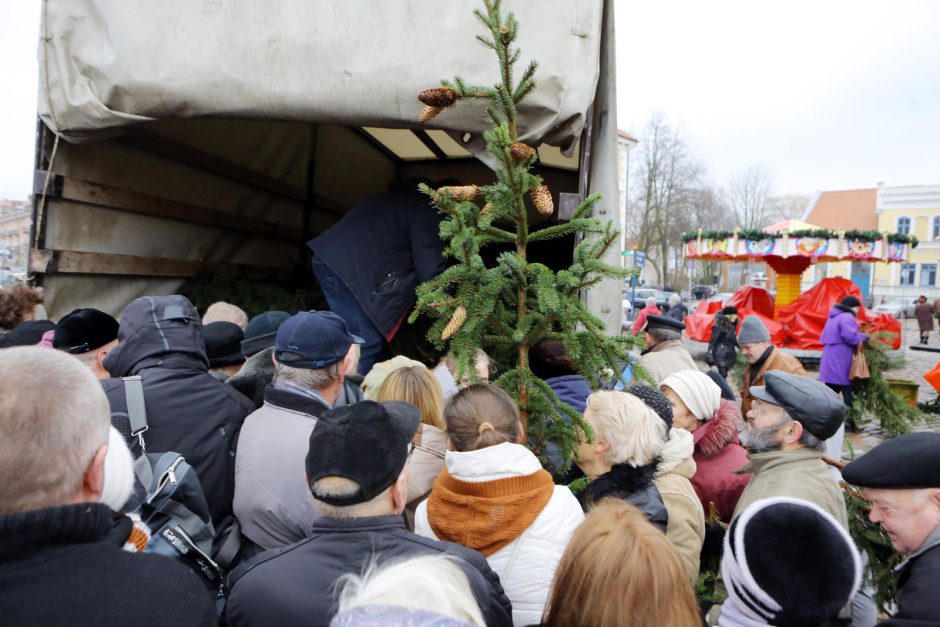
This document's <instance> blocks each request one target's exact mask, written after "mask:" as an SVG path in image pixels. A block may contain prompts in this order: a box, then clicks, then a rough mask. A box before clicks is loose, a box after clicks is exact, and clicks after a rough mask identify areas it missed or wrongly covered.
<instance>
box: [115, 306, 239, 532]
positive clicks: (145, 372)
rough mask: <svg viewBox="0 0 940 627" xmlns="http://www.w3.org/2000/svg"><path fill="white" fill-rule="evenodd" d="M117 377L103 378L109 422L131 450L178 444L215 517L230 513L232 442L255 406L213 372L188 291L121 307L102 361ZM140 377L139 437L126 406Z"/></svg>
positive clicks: (156, 449) (217, 519) (156, 450)
mask: <svg viewBox="0 0 940 627" xmlns="http://www.w3.org/2000/svg"><path fill="white" fill-rule="evenodd" d="M104 366H105V368H106V369H107V370H108V372H110V373H111V376H112V377H114V378H113V379H106V380H104V381H102V382H101V384H102V386H103V387H104V390H105V393H106V394H107V395H108V401H109V402H110V403H111V422H112V424H113V425H114V426H115V428H117V430H118V431H120V432H121V434H122V435H124V437H125V439H126V440H127V443H128V446H130V447H131V452H132V453H133V454H134V455H135V456H137V455H140V454H141V452H142V451H141V440H142V441H143V443H144V445H145V447H146V450H147V452H148V453H162V452H166V451H174V452H177V453H180V454H181V455H183V457H185V458H186V461H187V462H189V464H190V465H191V466H192V467H193V468H195V469H196V473H197V474H198V475H199V481H200V483H202V489H203V492H204V493H205V495H206V501H207V502H208V504H209V511H210V512H211V514H212V522H213V523H215V524H218V523H219V522H221V521H222V519H223V518H225V517H226V516H227V515H229V514H231V513H232V493H233V491H234V488H235V479H234V466H235V464H234V462H235V456H234V454H233V444H234V442H235V438H236V437H237V435H238V429H239V428H240V427H241V423H242V421H243V420H244V419H245V416H247V415H248V414H249V413H250V412H251V411H252V410H253V409H254V407H253V406H252V404H251V402H250V401H249V400H248V399H247V398H245V397H244V396H242V395H241V394H240V393H239V392H237V391H236V390H235V389H234V388H232V387H230V386H227V385H225V384H224V383H222V382H221V381H219V380H218V379H216V378H215V377H213V376H212V375H211V374H209V361H208V359H207V358H206V348H205V343H204V341H203V337H202V324H201V323H200V322H199V314H198V313H197V311H196V309H195V307H193V305H192V303H190V302H189V301H188V300H186V298H184V297H183V296H145V297H143V298H138V299H137V300H135V301H134V302H132V303H131V304H130V305H128V306H127V308H126V309H125V310H124V313H123V314H122V315H121V327H120V330H119V331H118V345H117V347H116V348H114V349H113V350H112V351H111V353H110V354H109V355H108V357H107V358H106V359H105V362H104ZM130 376H139V377H141V380H142V385H143V394H144V401H145V405H146V414H147V423H148V429H147V430H146V431H145V432H143V433H142V434H140V436H141V437H135V436H132V434H131V426H130V421H129V418H128V413H127V398H126V396H125V382H124V381H122V380H121V377H130Z"/></svg>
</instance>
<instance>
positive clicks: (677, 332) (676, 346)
mask: <svg viewBox="0 0 940 627" xmlns="http://www.w3.org/2000/svg"><path fill="white" fill-rule="evenodd" d="M684 329H685V324H684V323H682V322H681V321H679V320H674V319H673V318H669V317H667V316H647V318H646V328H645V329H644V331H645V333H644V335H645V339H646V349H644V350H643V352H642V354H641V356H640V366H642V367H643V368H645V369H646V371H647V372H648V373H650V376H651V377H653V380H654V381H656V384H657V385H659V383H660V382H662V380H663V379H665V378H666V377H667V376H669V375H670V374H672V373H673V372H678V371H680V370H698V369H699V367H698V366H696V365H695V362H694V361H693V360H692V356H691V355H690V354H689V351H687V350H685V347H684V346H682V331H683V330H684Z"/></svg>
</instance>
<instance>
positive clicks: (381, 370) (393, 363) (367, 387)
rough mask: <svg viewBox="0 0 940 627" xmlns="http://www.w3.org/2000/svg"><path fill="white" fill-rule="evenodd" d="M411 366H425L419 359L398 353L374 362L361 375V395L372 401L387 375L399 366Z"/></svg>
mask: <svg viewBox="0 0 940 627" xmlns="http://www.w3.org/2000/svg"><path fill="white" fill-rule="evenodd" d="M411 366H421V367H422V368H424V367H425V365H424V364H422V363H421V362H420V361H415V360H414V359H409V358H408V357H405V356H404V355H398V356H396V357H392V358H391V359H389V360H387V361H380V362H379V363H377V364H375V365H374V366H372V370H370V371H369V374H367V375H366V376H365V377H363V379H362V384H361V385H360V386H359V387H361V388H362V397H363V398H364V399H365V400H367V401H374V400H375V399H376V397H378V395H379V388H380V387H382V384H383V383H385V379H386V378H388V375H390V374H392V373H393V372H395V371H396V370H398V369H399V368H408V367H411Z"/></svg>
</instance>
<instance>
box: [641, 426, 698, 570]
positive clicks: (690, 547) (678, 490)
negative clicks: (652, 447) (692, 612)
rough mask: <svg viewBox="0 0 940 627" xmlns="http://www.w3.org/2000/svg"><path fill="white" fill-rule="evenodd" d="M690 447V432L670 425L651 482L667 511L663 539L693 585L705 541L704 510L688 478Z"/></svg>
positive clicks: (691, 471)
mask: <svg viewBox="0 0 940 627" xmlns="http://www.w3.org/2000/svg"><path fill="white" fill-rule="evenodd" d="M693 450H694V444H693V440H692V434H691V433H689V432H688V431H685V430H683V429H672V430H671V431H670V432H669V441H668V442H667V443H666V446H665V447H664V448H663V452H662V454H661V461H660V463H659V466H658V468H657V474H656V478H655V479H653V483H654V484H655V485H656V489H657V490H659V494H660V495H661V496H662V497H663V504H664V505H665V506H666V513H667V514H668V515H669V522H668V523H667V525H666V539H667V540H669V543H670V544H672V546H673V548H674V549H675V550H676V554H678V556H679V561H681V562H682V567H683V568H684V569H685V572H686V575H688V577H689V581H690V582H691V583H692V586H693V587H694V586H695V582H696V580H698V569H699V556H700V554H701V552H702V543H703V542H704V541H705V513H704V511H703V510H702V502H701V501H700V500H699V498H698V495H696V494H695V488H693V487H692V483H691V482H690V481H689V479H690V478H691V477H692V475H694V474H695V461H694V460H693V459H692V451H693Z"/></svg>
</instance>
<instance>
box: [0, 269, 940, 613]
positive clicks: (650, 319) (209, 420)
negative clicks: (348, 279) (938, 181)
mask: <svg viewBox="0 0 940 627" xmlns="http://www.w3.org/2000/svg"><path fill="white" fill-rule="evenodd" d="M321 270H322V269H321ZM2 298H7V295H4V296H2ZM16 298H17V299H18V300H17V301H16V303H17V306H16V307H13V306H11V305H10V303H12V302H13V300H12V299H9V300H5V301H3V303H2V307H0V314H2V320H0V323H2V324H3V326H4V333H3V335H2V336H0V345H2V346H3V349H2V350H0V388H2V390H3V392H2V397H0V436H2V437H0V476H3V477H4V479H5V481H3V482H2V486H3V487H2V488H0V617H2V619H0V622H2V623H3V624H5V625H46V624H64V623H69V624H126V625H215V624H219V623H220V622H221V623H223V624H227V625H232V626H241V625H280V626H284V625H295V624H297V625H299V624H304V625H343V626H367V625H403V626H404V625H409V626H411V625H413V626H420V625H426V626H431V625H435V626H436V625H441V626H443V625H453V626H458V625H459V626H464V625H494V626H499V625H552V626H556V625H557V626H561V625H566V626H568V625H575V626H577V625H583V626H595V625H597V626H608V625H610V626H614V625H637V626H647V625H648V626H654V625H655V626H663V625H675V626H679V627H685V626H688V627H692V626H695V625H702V624H704V623H705V622H706V621H708V622H711V623H712V624H719V625H725V626H729V627H738V626H750V625H793V626H809V625H820V626H822V625H839V624H845V625H849V624H851V625H858V626H862V625H874V624H875V623H876V621H877V620H878V618H877V616H876V612H875V609H874V605H873V603H872V601H871V589H870V586H867V585H865V584H863V576H862V575H863V571H864V568H865V564H866V563H867V561H868V560H869V559H870V558H869V556H867V555H865V554H864V553H860V552H859V550H858V549H857V547H856V546H855V543H854V542H853V540H852V538H851V537H850V535H849V522H848V512H847V510H846V505H845V501H844V499H843V495H842V490H841V488H840V485H839V481H840V479H842V478H844V480H845V481H847V482H849V483H851V484H854V485H856V486H859V487H860V488H862V489H863V490H864V492H865V494H866V496H867V498H869V499H870V501H871V514H870V517H871V520H872V521H874V522H877V523H880V524H881V525H882V527H883V528H884V530H885V531H886V533H887V534H888V537H889V538H890V539H891V542H892V544H893V545H894V547H895V549H896V550H897V551H898V552H899V553H900V554H901V555H902V556H904V558H905V561H904V562H903V563H902V564H901V565H900V566H899V567H898V571H899V578H898V585H899V595H898V606H897V608H896V611H895V612H894V615H893V616H892V617H889V618H886V619H884V622H883V624H884V625H940V603H938V602H937V600H936V598H935V597H936V595H935V594H934V591H935V590H936V589H938V587H940V470H938V469H940V434H936V433H915V434H909V435H905V436H901V437H898V438H895V439H893V440H890V441H887V442H885V443H883V444H881V445H879V446H877V447H875V448H874V449H873V450H872V451H870V452H869V453H866V454H865V455H863V456H861V457H860V458H858V459H857V460H855V461H852V462H851V463H849V464H848V465H847V466H846V467H845V468H844V470H843V472H842V475H841V477H840V476H839V473H838V471H837V470H834V469H833V467H831V466H830V465H829V464H827V463H826V462H825V461H824V459H823V456H824V452H825V451H826V450H827V448H826V447H827V444H828V445H830V446H831V443H832V441H833V439H834V438H837V437H838V434H839V432H840V430H841V429H842V427H843V423H844V420H845V413H846V403H849V402H851V393H850V390H847V389H846V388H845V387H843V386H844V384H843V383H842V382H841V381H842V379H840V378H838V376H837V375H838V374H839V373H841V370H840V369H839V368H841V366H840V365H839V364H840V363H841V362H840V361H839V359H841V358H840V357H839V356H838V354H834V355H835V358H833V359H831V360H829V361H827V362H826V363H825V365H826V367H827V368H826V374H823V373H821V377H820V378H821V380H817V379H815V378H811V377H809V376H807V374H806V372H805V371H804V370H803V368H802V366H800V364H799V362H798V361H796V360H795V359H793V358H792V357H791V356H789V355H787V354H786V353H783V352H782V351H780V349H778V348H776V347H774V346H773V344H772V343H771V341H770V335H769V333H768V331H767V329H766V327H764V325H763V324H762V323H761V322H760V320H759V319H758V318H757V317H753V316H749V317H745V318H744V319H743V320H741V321H738V320H737V319H736V316H737V312H736V311H730V310H725V311H724V312H723V313H722V317H723V318H725V320H724V321H723V322H722V326H721V327H720V328H719V331H720V332H721V333H723V334H724V336H722V339H721V340H720V341H718V342H716V343H715V346H714V347H713V348H714V350H713V356H714V361H715V362H716V363H719V362H720V363H721V364H726V363H727V353H728V351H727V349H726V348H724V349H722V348H720V347H721V346H725V347H727V346H731V345H732V343H733V349H734V350H737V349H740V351H741V353H742V354H743V355H744V356H745V357H746V360H747V363H748V365H747V367H746V368H745V373H744V381H745V385H744V387H743V388H742V390H741V400H740V401H739V400H738V399H737V397H736V395H735V393H734V391H733V389H732V387H731V386H730V385H729V384H728V382H727V381H726V377H725V375H726V374H727V367H724V368H722V369H721V370H723V371H719V370H716V369H712V370H709V371H707V372H703V371H702V370H701V369H700V368H699V367H698V366H697V365H696V364H695V362H694V361H693V360H692V358H691V356H690V355H689V354H688V352H687V351H686V350H685V348H684V347H683V343H682V340H681V338H682V330H683V327H684V325H683V322H682V321H681V320H680V319H677V318H676V317H668V316H661V315H657V314H655V313H649V312H648V313H647V315H646V319H645V322H644V325H643V327H642V328H641V329H638V332H640V333H643V334H645V339H646V340H647V349H646V350H645V351H644V352H643V354H642V355H641V356H640V358H639V359H638V361H637V363H636V364H635V365H636V368H635V369H634V381H633V382H632V385H629V386H627V387H624V388H623V389H620V390H608V389H592V386H591V384H589V382H588V381H587V380H585V379H584V378H582V377H581V376H580V375H579V374H578V373H577V372H576V370H575V369H574V368H573V366H572V364H571V362H570V360H568V358H567V356H566V354H565V351H564V346H563V345H562V343H560V342H553V341H548V342H543V343H540V344H538V345H536V346H533V347H532V349H531V352H530V360H531V364H532V369H533V372H535V373H536V375H537V376H539V377H541V378H543V379H544V380H545V381H546V383H547V384H548V385H549V387H551V388H552V389H553V390H554V391H555V392H556V394H557V396H558V398H559V400H560V402H565V403H568V404H569V405H570V406H571V407H572V408H574V409H575V410H576V411H577V412H579V413H580V414H581V415H582V416H583V418H584V420H585V422H586V423H587V425H589V427H590V432H588V433H584V434H583V441H582V442H581V444H580V446H579V447H578V449H577V453H576V455H575V458H574V460H572V461H573V463H572V464H567V463H566V460H564V459H561V458H560V456H559V451H558V447H557V446H556V447H555V448H552V443H551V442H549V443H548V444H547V445H546V447H545V449H544V450H537V451H533V450H531V449H530V444H531V443H529V442H528V441H527V439H526V426H525V424H524V422H523V421H522V420H521V419H520V412H519V409H518V407H517V406H516V404H515V402H514V401H513V399H512V398H511V397H510V396H508V395H507V394H506V393H505V392H504V391H503V390H502V389H500V388H499V387H498V386H497V385H495V384H492V383H489V382H488V381H487V379H488V378H489V373H490V369H491V364H490V363H489V358H488V357H487V355H486V354H485V353H482V352H481V353H480V354H479V358H478V360H477V364H476V365H477V368H476V372H475V373H474V375H475V376H472V377H467V376H463V373H460V372H458V371H457V367H456V364H455V362H454V360H453V358H452V357H450V358H448V357H445V358H444V359H442V360H441V362H440V363H438V364H436V365H434V367H428V366H427V365H426V364H424V363H422V362H419V361H415V360H411V359H409V358H407V357H405V356H395V357H393V358H392V359H388V360H385V361H381V360H380V359H381V358H380V357H379V356H378V353H377V352H376V353H372V352H371V351H373V349H375V346H370V348H369V350H370V359H374V360H375V363H374V365H370V366H369V367H367V368H363V367H362V362H361V361H360V351H361V347H362V346H364V345H370V343H371V344H376V343H377V342H375V341H373V340H370V339H369V338H364V337H361V336H359V335H358V334H356V333H355V332H354V331H353V330H351V328H350V325H347V323H346V321H345V320H344V318H343V317H341V316H340V315H337V313H334V312H330V311H306V312H300V313H296V314H294V315H290V314H288V313H286V312H277V311H270V312H265V313H262V314H260V315H258V316H255V317H253V318H251V319H249V318H248V316H246V315H245V313H244V312H243V311H242V310H241V309H239V308H238V307H237V306H235V305H232V304H228V303H216V304H214V305H212V306H211V307H209V308H208V309H207V310H206V311H205V312H203V313H202V314H200V313H199V311H197V310H196V308H195V307H194V306H193V305H192V304H191V303H190V302H189V301H188V300H187V299H186V298H184V297H182V296H178V295H176V296H148V297H142V298H138V299H136V300H134V301H133V302H131V303H130V304H129V305H127V307H126V308H125V309H124V311H123V313H122V314H121V317H120V320H117V319H115V318H113V317H111V316H110V315H108V314H107V313H105V312H102V311H98V310H95V309H88V308H85V309H78V310H75V311H73V312H71V313H69V314H68V315H66V316H64V317H63V318H61V319H60V320H59V321H58V323H52V322H50V321H46V320H42V318H44V317H45V316H44V312H43V311H42V310H41V300H42V298H41V294H40V293H39V292H37V291H35V290H32V289H31V288H26V287H20V288H17V290H16ZM846 310H848V311H846ZM834 311H835V312H837V313H834V314H832V315H831V321H832V320H834V321H835V322H832V324H833V325H838V327H836V328H835V330H833V331H832V333H833V334H837V336H838V337H837V339H838V341H839V342H841V343H843V344H845V345H846V346H850V347H851V346H854V345H857V344H858V343H860V342H862V341H864V336H863V335H862V336H861V337H859V336H860V335H861V334H859V332H858V329H857V326H856V327H855V328H852V327H851V322H852V321H851V320H848V317H849V316H847V315H846V316H845V318H842V316H843V314H849V313H851V312H852V303H851V302H847V301H843V302H842V303H841V304H840V305H839V306H837V309H836V310H834ZM389 320H391V318H389ZM37 322H44V323H45V324H43V325H41V326H37V325H36V324H35V323H37ZM827 328H828V327H827ZM729 334H730V335H729ZM855 334H858V335H855ZM827 345H828V344H827ZM829 366H831V368H830V367H829ZM830 372H832V373H836V374H835V375H833V376H832V377H830V376H829V374H828V373H830ZM646 375H649V377H650V378H651V379H652V381H654V382H655V385H648V383H649V382H648V381H646V380H645V377H646ZM840 394H841V397H840ZM553 419H559V420H562V419H566V417H565V415H564V414H563V413H562V412H559V414H558V416H557V417H556V418H553ZM839 448H840V449H841V442H840V443H839ZM168 452H172V453H174V454H176V455H178V456H179V457H177V458H176V461H174V462H173V464H172V465H171V466H170V467H169V468H168V469H167V468H163V467H161V466H160V464H161V463H162V462H161V461H155V460H162V459H165V457H163V456H162V455H165V454H166V453H168ZM836 457H837V458H838V454H837V455H836ZM187 473H191V474H187ZM193 476H194V477H196V480H195V481H191V480H188V478H191V477H193ZM161 477H165V478H166V479H165V480H160V478H161ZM177 486H178V487H177ZM174 489H175V491H174ZM167 495H170V496H169V498H164V497H166V496H167ZM200 512H204V516H200ZM158 518H159V520H160V521H161V525H160V526H157V525H155V523H154V521H155V520H157V519H158ZM167 520H169V521H170V523H171V524H165V523H166V522H167ZM157 541H159V542H160V543H161V544H160V546H161V547H165V548H167V550H163V549H161V550H156V548H155V547H156V542H157ZM200 547H202V548H200ZM233 547H234V548H233ZM706 564H716V565H717V566H716V570H717V571H718V572H716V573H714V574H715V575H718V576H719V580H720V585H719V586H718V587H719V588H721V589H723V590H724V591H725V593H726V600H724V602H723V603H720V604H719V605H717V606H715V607H713V608H711V611H708V610H709V608H708V607H702V606H700V605H699V603H698V602H697V599H696V594H695V589H696V586H697V584H699V583H700V578H701V573H702V572H703V569H704V568H705V565H706Z"/></svg>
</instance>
